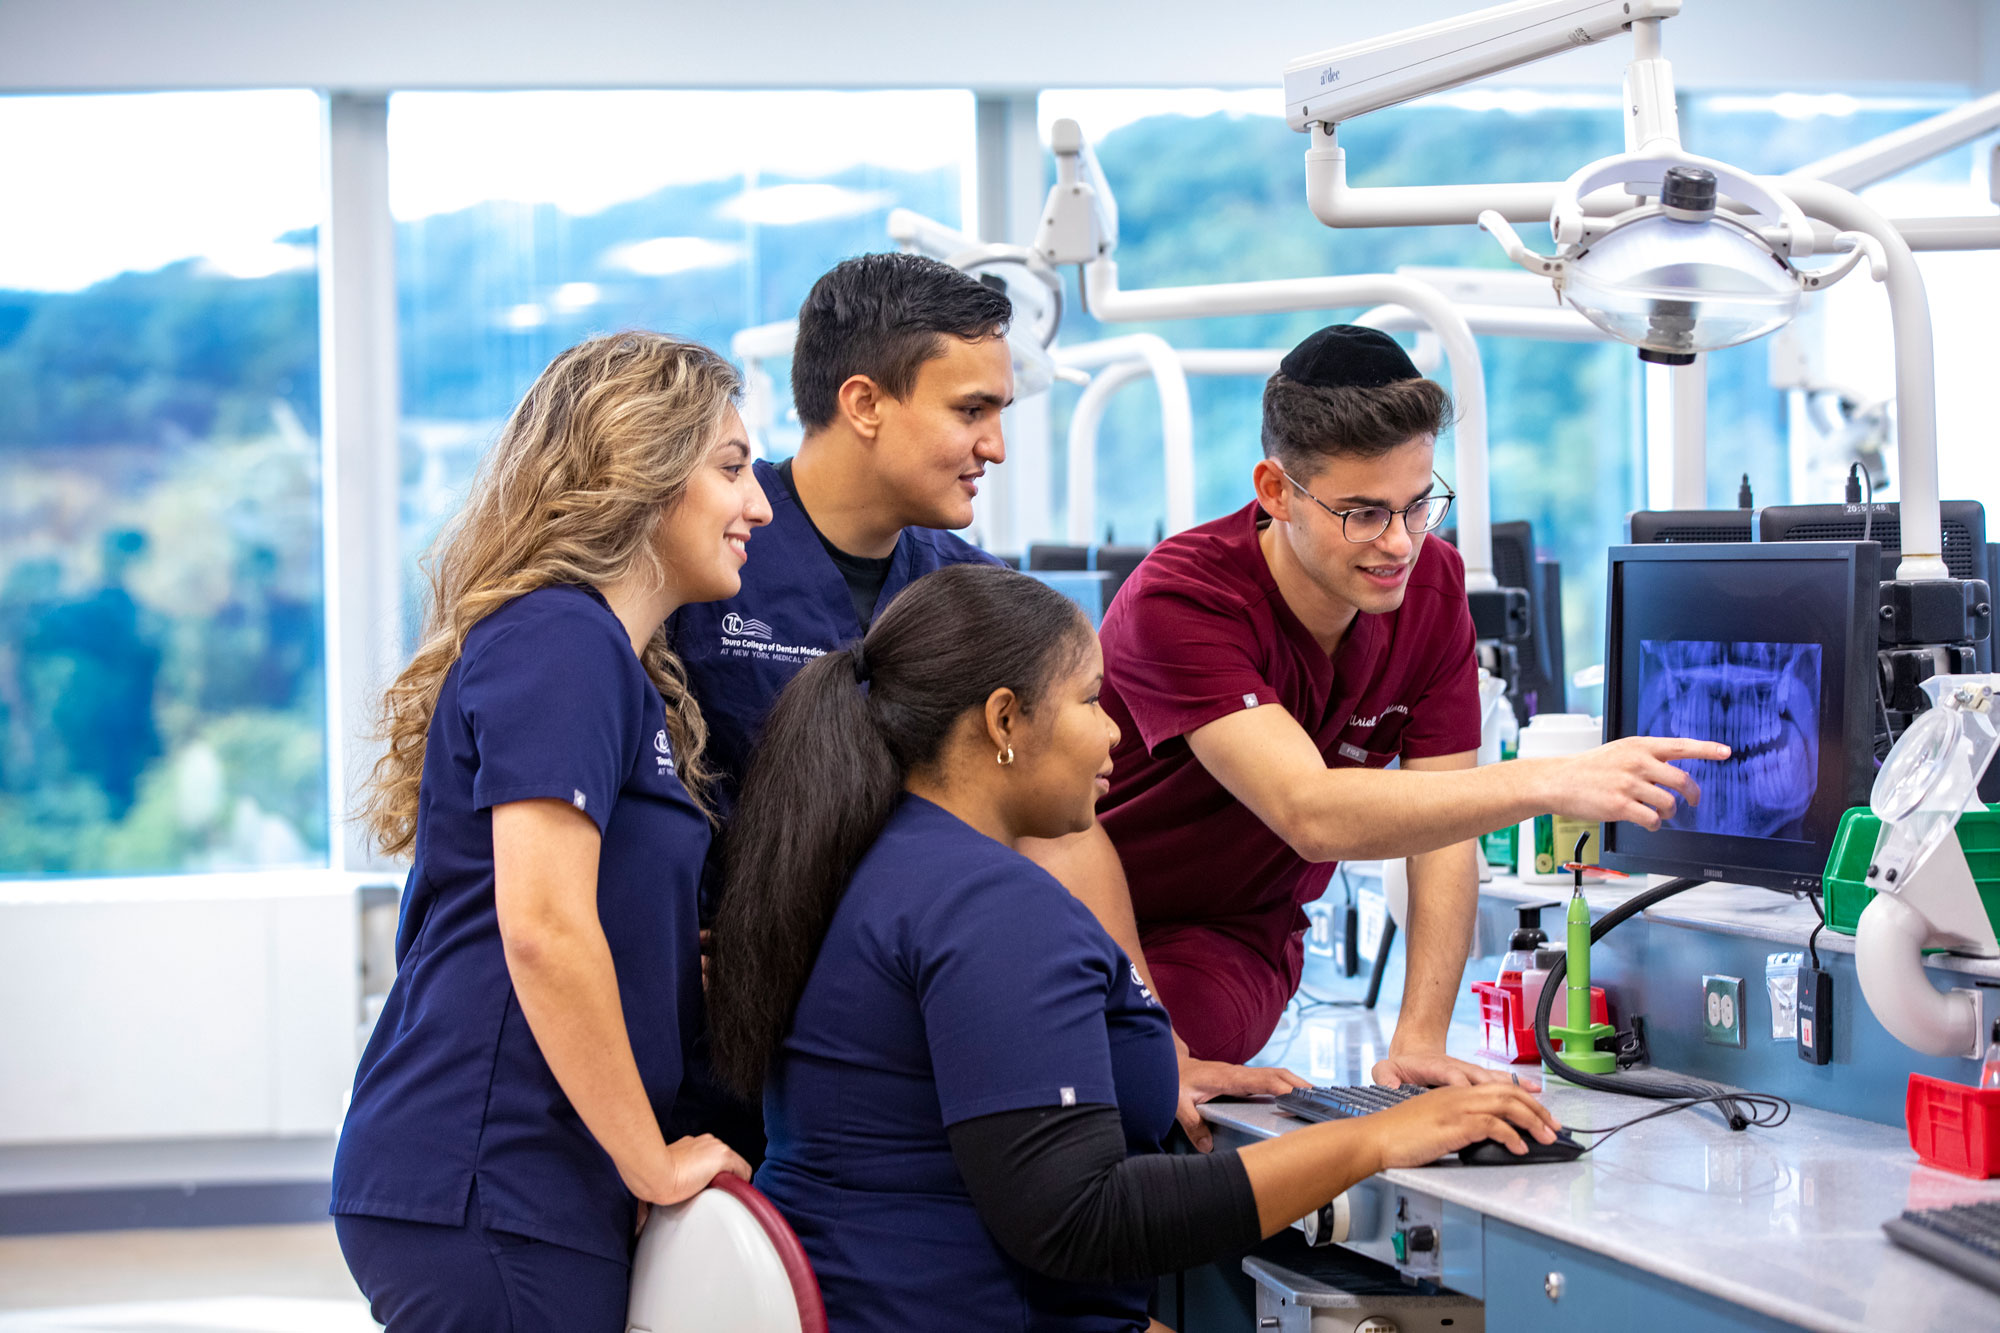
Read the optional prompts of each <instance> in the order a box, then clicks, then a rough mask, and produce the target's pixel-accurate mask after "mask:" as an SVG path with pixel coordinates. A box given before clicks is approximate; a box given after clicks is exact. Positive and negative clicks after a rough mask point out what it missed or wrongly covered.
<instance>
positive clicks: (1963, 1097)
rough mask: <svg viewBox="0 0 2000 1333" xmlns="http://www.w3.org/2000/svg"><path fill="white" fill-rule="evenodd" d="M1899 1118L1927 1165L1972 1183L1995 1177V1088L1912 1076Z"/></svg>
mask: <svg viewBox="0 0 2000 1333" xmlns="http://www.w3.org/2000/svg"><path fill="white" fill-rule="evenodd" d="M1903 1117H1904V1119H1905V1120H1907V1121H1908V1122H1909V1126H1910V1146H1911V1147H1912V1148H1915V1149H1916V1150H1917V1156H1918V1157H1920V1158H1922V1159H1923V1161H1924V1163H1925V1164H1926V1165H1928V1166H1934V1167H1937V1168H1938V1169H1939V1170H1942V1171H1955V1172H1957V1173H1958V1174H1959V1175H1961V1176H1971V1177H1972V1178H1973V1179H1975V1180H1986V1179H1988V1178H1990V1177H1992V1176H1995V1175H2000V1088H1968V1087H1966V1086H1965V1085H1964V1084H1963V1083H1951V1082H1947V1081H1946V1080H1944V1079H1941V1078H1932V1077H1931V1076H1930V1075H1928V1074H1912V1075H1910V1090H1909V1092H1908V1093H1907V1094H1906V1095H1905V1097H1904V1100H1903Z"/></svg>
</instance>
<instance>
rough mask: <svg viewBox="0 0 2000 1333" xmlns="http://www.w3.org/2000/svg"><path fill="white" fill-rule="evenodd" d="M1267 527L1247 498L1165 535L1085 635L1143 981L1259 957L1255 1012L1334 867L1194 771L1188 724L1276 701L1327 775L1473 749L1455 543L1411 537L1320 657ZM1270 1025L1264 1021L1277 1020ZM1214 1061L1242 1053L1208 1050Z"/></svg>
mask: <svg viewBox="0 0 2000 1333" xmlns="http://www.w3.org/2000/svg"><path fill="white" fill-rule="evenodd" d="M1266 521H1267V519H1266V517H1265V515H1264V512H1263V510H1262V508H1261V507H1260V506H1258V505H1257V504H1254V503H1253V504H1250V505H1248V506H1247V507H1245V508H1243V509H1240V510H1238V511H1237V512H1235V513H1233V514H1229V515H1226V516H1225V517H1223V518H1219V519H1216V520H1215V521H1214V522H1211V523H1205V524H1203V525H1201V526H1200V527H1197V528H1191V529H1189V530H1188V531H1186V532H1183V533H1179V534H1177V535H1175V536H1173V537H1170V538H1168V539H1167V540H1166V541H1164V542H1162V543H1161V544H1160V545H1159V546H1157V547H1156V548H1154V550H1153V551H1152V553H1151V554H1150V555H1148V556H1147V557H1146V559H1145V561H1144V562H1143V563H1142V564H1141V565H1140V566H1139V568H1138V569H1137V571H1136V572H1134V573H1133V575H1132V577H1131V578H1130V579H1129V580H1127V581H1126V583H1125V586H1124V587H1123V588H1121V589H1120V590H1119V593H1118V596H1117V598H1116V600H1114V601H1113V602H1112V605H1111V609H1110V610H1109V611H1108V612H1106V614H1105V617H1104V624H1103V628H1102V630H1101V631H1100V637H1101V639H1102V641H1103V645H1104V695H1103V702H1104V707H1105V710H1106V711H1107V712H1109V713H1110V714H1111V717H1112V718H1113V720H1115V721H1116V722H1117V723H1118V726H1119V729H1120V731H1121V732H1122V733H1123V735H1122V737H1121V739H1120V740H1119V743H1118V746H1117V748H1116V749H1115V750H1113V751H1112V760H1113V764H1114V768H1113V772H1112V777H1111V791H1110V793H1109V794H1108V795H1107V796H1105V797H1104V799H1103V800H1102V801H1100V802H1099V803H1098V815H1099V818H1100V820H1101V822H1102V823H1103V825H1104V829H1105V831H1106V832H1107V833H1108V834H1109V835H1110V837H1111V841H1112V843H1113V844H1114V845H1115V846H1116V847H1117V849H1118V854H1119V858H1120V860H1121V861H1122V862H1123V864H1124V867H1125V875H1126V878H1127V880H1129V881H1130V883H1131V887H1132V905H1133V908H1134V910H1135V912H1136V913H1137V915H1138V920H1139V929H1140V942H1141V946H1142V947H1143V948H1144V949H1145V951H1146V954H1147V958H1148V962H1149V963H1150V964H1151V965H1152V966H1153V967H1154V970H1155V971H1156V973H1157V972H1159V971H1160V970H1161V963H1163V962H1167V961H1169V960H1168V958H1167V954H1168V953H1169V952H1170V951H1175V952H1185V951H1186V949H1187V948H1190V947H1191V948H1193V949H1194V950H1195V951H1196V952H1197V953H1200V952H1202V951H1204V950H1209V951H1213V952H1214V953H1215V954H1216V955H1217V956H1216V958H1215V960H1214V961H1215V963H1216V965H1217V966H1218V967H1219V968H1220V969H1221V970H1222V971H1224V972H1230V971H1237V972H1240V971H1241V970H1242V969H1243V965H1244V962H1245V960H1261V961H1262V963H1263V964H1264V967H1263V968H1257V967H1254V966H1253V967H1252V968H1251V971H1253V972H1262V973H1263V975H1262V976H1261V977H1257V978H1255V979H1254V981H1253V983H1252V984H1254V985H1255V986H1256V987H1257V988H1258V989H1260V990H1262V991H1263V992H1264V996H1263V998H1262V999H1261V1000H1260V1001H1259V1002H1256V1003H1249V1005H1248V1007H1249V1008H1250V1009H1253V1010H1258V1011H1264V1010H1269V1009H1270V997H1271V996H1276V997H1277V999H1276V1005H1277V1009H1278V1010H1282V1008H1283V1004H1284V1000H1285V999H1288V998H1289V997H1290V995H1291V993H1292V991H1293V990H1294V989H1296V988H1297V986H1298V980H1299V971H1300V968H1301V966H1302V963H1303V951H1302V948H1301V936H1302V932H1303V931H1304V930H1305V926H1306V918H1305V912H1304V910H1303V908H1304V905H1305V904H1307V903H1309V902H1312V901H1313V900H1315V899H1316V898H1318V897H1319V896H1320V895H1321V894H1322V893H1323V892H1325V890H1326V884H1327V880H1328V878H1329V877H1330V876H1331V875H1332V873H1333V865H1332V863H1323V864H1318V865H1315V864H1311V863H1308V862H1306V861H1304V860H1302V859H1300V857H1299V856H1298V854H1297V853H1296V852H1294V851H1292V849H1291V848H1290V847H1289V846H1287V845H1286V843H1285V841H1284V840H1283V839H1282V838H1280V837H1279V836H1278V835H1277V834H1276V833H1274V832H1272V831H1271V829H1270V828H1268V827H1267V826H1266V825H1265V824H1264V822H1263V821H1262V820H1260V819H1258V817H1257V816H1256V815H1255V814H1253V813H1251V811H1250V810H1249V808H1248V807H1247V806H1245V805H1243V804H1242V803H1241V802H1239V801H1238V800H1237V799H1236V798H1235V797H1233V796H1231V795H1230V794H1229V792H1228V791H1227V790H1225V789H1224V788H1223V786H1222V784H1221V783H1219V782H1217V781H1216V780H1215V778H1213V777H1212V776H1210V775H1209V772H1208V770H1207V769H1205V768H1203V767H1202V766H1201V763H1200V762H1199V761H1198V760H1197V759H1196V758H1195V757H1194V753H1193V751H1192V750H1190V749H1189V748H1188V743H1187V740H1186V737H1187V735H1188V733H1189V732H1192V731H1195V730H1196V729H1198V728H1200V727H1203V726H1206V725H1207V724H1208V723H1210V722H1213V721H1215V720H1216V719H1217V718H1220V717H1224V716H1226V715H1228V714H1230V713H1233V712H1236V711H1238V710H1240V709H1244V708H1255V707H1258V706H1260V705H1265V704H1276V705H1278V706H1279V707H1281V708H1283V709H1284V710H1285V711H1286V712H1288V713H1290V714H1291V715H1292V717H1294V718H1295V719H1297V721H1298V723H1299V725H1300V726H1302V727H1304V728H1305V729H1306V731H1307V732H1308V734H1310V735H1311V736H1312V738H1313V740H1314V743H1315V744H1317V745H1318V747H1319V751H1320V753H1321V755H1323V756H1324V757H1325V759H1326V762H1327V764H1328V765H1329V766H1330V767H1334V768H1352V767H1357V766H1366V767H1368V768H1382V767H1385V766H1386V765H1388V764H1389V762H1390V761H1391V760H1394V759H1399V758H1400V759H1428V758H1433V757H1436V756H1439V755H1450V754H1462V753H1465V752H1467V751H1471V750H1476V749H1478V748H1479V687H1478V668H1477V664H1476V662H1475V660H1474V657H1473V635H1472V615H1471V611H1470V609H1469V608H1468V607H1467V605H1466V600H1465V565H1464V562H1463V561H1462V560H1461V559H1460V558H1459V554H1458V552H1457V551H1456V550H1454V549H1452V547H1451V546H1449V545H1448V544H1446V543H1445V542H1442V541H1435V540H1427V541H1425V542H1424V544H1423V547H1422V549H1421V551H1420V552H1419V554H1418V557H1417V563H1416V567H1415V568H1414V569H1413V570H1411V572H1410V581H1409V584H1408V587H1407V588H1406V590H1405V592H1404V596H1403V604H1402V606H1401V607H1399V608H1398V609H1396V610H1395V611H1392V612H1389V613H1387V614H1385V615H1371V614H1366V613H1363V614H1360V615H1357V616H1355V618H1354V623H1353V625H1352V626H1351V627H1350V628H1349V630H1348V632H1347V636H1346V638H1345V639H1343V640H1342V642H1341V645H1340V648H1339V650H1338V652H1337V653H1336V654H1335V655H1334V656H1333V657H1332V658H1329V657H1328V656H1327V654H1326V652H1325V650H1324V649H1322V648H1321V647H1320V646H1319V644H1318V643H1317V641H1315V640H1314V638H1313V637H1312V635H1311V633H1310V632H1308V631H1307V629H1306V628H1305V626H1304V625H1302V624H1300V623H1299V620H1298V617H1297V616H1295V615H1293V614H1292V611H1291V608H1290V607H1288V606H1287V605H1286V604H1285V601H1284V598H1283V596H1282V595H1281V594H1280V593H1279V592H1278V585H1277V582H1276V581H1275V580H1274V579H1273V578H1272V577H1271V570H1270V567H1269V565H1267V564H1266V563H1265V560H1264V553H1263V550H1262V548H1261V547H1260V546H1259V545H1258V540H1257V538H1258V533H1259V531H1260V530H1261V527H1262V526H1263V524H1264V523H1265V522H1266ZM1353 817H1354V818H1356V819H1366V818H1367V817H1368V812H1367V811H1366V810H1359V809H1357V810H1355V811H1354V812H1353ZM1190 942H1192V943H1190ZM1156 947H1158V948H1159V949H1160V951H1161V955H1162V957H1161V959H1160V960H1158V961H1156V960H1155V959H1154V957H1153V955H1154V952H1155V949H1156ZM1177 961H1180V962H1195V963H1198V962H1199V961H1200V960H1199V959H1179V960H1177ZM1156 980H1158V981H1159V982H1160V983H1161V990H1162V994H1163V998H1164V999H1165V1000H1166V1002H1167V1007H1168V1009H1169V1011H1170V1012H1171V1013H1172V1014H1173V1017H1174V1022H1175V1027H1176V1028H1177V1029H1180V1030H1181V1034H1182V1036H1183V1037H1184V1038H1187V1037H1188V1036H1189V1030H1190V1029H1192V1028H1194V1027H1196V1026H1198V1023H1197V1021H1196V1020H1197V1018H1198V1017H1199V1016H1198V1015H1194V1014H1189V1015H1188V1016H1187V1021H1186V1022H1184V1021H1183V1009H1185V1008H1188V1007H1189V1006H1188V1005H1187V1003H1186V1002H1185V1001H1184V1002H1183V1006H1182V1008H1176V1006H1175V1003H1174V1001H1175V998H1176V997H1175V996H1174V995H1173V994H1172V993H1171V992H1170V989H1169V986H1170V983H1169V982H1168V980H1167V979H1166V978H1165V977H1160V976H1156ZM1172 989H1181V988H1180V987H1173V988H1172ZM1268 1018H1269V1022H1270V1023H1272V1024H1275V1022H1276V1021H1277V1012H1275V1011H1273V1012H1270V1013H1269V1014H1268ZM1259 1021H1260V1022H1261V1019H1260V1020H1259ZM1253 1026H1254V1025H1253ZM1268 1035H1269V1028H1268V1027H1267V1028H1265V1029H1264V1031H1263V1032H1262V1033H1261V1034H1259V1033H1257V1032H1255V1031H1254V1030H1253V1031H1251V1032H1249V1033H1248V1034H1247V1035H1243V1036H1242V1037H1241V1040H1243V1041H1248V1042H1250V1043H1252V1044H1251V1045H1250V1046H1249V1051H1251V1052H1254V1051H1255V1050H1256V1048H1257V1046H1259V1045H1261V1044H1262V1041H1263V1039H1264V1037H1266V1036H1268ZM1189 1040H1190V1045H1191V1046H1192V1045H1193V1044H1194V1042H1193V1040H1192V1038H1190V1039H1189ZM1195 1053H1196V1054H1197V1055H1202V1054H1203V1052H1201V1051H1200V1050H1199V1049H1197V1050H1196V1052H1195ZM1224 1054H1235V1055H1236V1056H1237V1058H1244V1056H1245V1053H1244V1052H1240V1051H1233V1052H1226V1053H1216V1054H1210V1055H1208V1056H1207V1057H1206V1058H1211V1059H1213V1058H1223V1057H1224Z"/></svg>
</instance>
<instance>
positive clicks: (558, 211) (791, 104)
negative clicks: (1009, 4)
mask: <svg viewBox="0 0 2000 1333" xmlns="http://www.w3.org/2000/svg"><path fill="white" fill-rule="evenodd" d="M389 145H390V171H391V197H392V204H393V207H394V209H395V212H396V216H397V218H398V220H399V227H398V243H397V264H398V270H399V281H400V284H401V309H402V313H401V335H402V359H403V426H404V430H403V437H404V438H403V445H404V454H403V457H404V467H403V519H404V532H405V539H406V540H405V550H406V552H407V554H408V556H409V558H410V561H411V563H410V565H409V579H408V588H409V596H408V597H407V598H406V602H405V625H406V628H407V629H409V630H410V631H412V632H414V627H415V624H416V621H417V617H418V616H419V615H420V612H421V589H420V587H419V586H418V583H417V581H416V571H415V565H414V561H415V558H416V556H417V555H418V553H419V552H421V551H422V550H423V549H424V548H425V547H426V546H427V545H428V543H429V542H430V540H431V538H432V536H433V535H434V534H435V532H436V530H437V528H438V526H439V525H440V524H441V523H442V522H443V521H444V519H445V518H446V517H448V516H449V515H450V514H451V513H452V512H454V511H455V510H456V508H457V506H458V503H459V501H460V499H461V498H462V496H463V493H464V487H465V484H466V482H467V480H468V479H469V478H470V476H471V474H472V470H473V468H474V467H475V466H476V464H477V462H478V460H479V458H480V456H481V455H482V454H483V453H484V452H485V450H486V448H487V446H489V445H490V444H491V443H492V442H493V439H494V437H495V435H496V434H497V433H498V431H499V429H500V426H501V423H502V422H503V421H504V420H505V419H506V415H507V413H508V411H509V410H510V409H511V408H512V407H513V405H514V403H515V401H516V400H517V399H518V398H519V397H520V395H521V393H522V392H523V391H524V390H525V389H526V388H527V387H528V384H529V383H530V382H531V381H532V380H533V379H534V377H535V375H536V374H537V373H539V372H540V370H541V369H542V367H543V366H544V365H546V364H547V363H548V362H549V360H550V359H551V358H552V357H553V356H554V355H555V354H556V353H557V352H559V351H561V350H562V349H563V348H565V347H568V346H570V345H571V344H573V343H575V342H577V341H578V340H580V339H582V338H584V337H587V336H589V335H590V334H592V333H598V332H607V331H611V330H616V329H622V328H634V327H644V328H652V329H660V330H664V331H667V332H671V333H677V334H682V335H685V336H688V337H691V338H695V339H698V340H700V341H702V342H705V343H707V344H708V345H710V346H711V347H714V348H716V349H718V350H720V351H723V352H725V353H726V352H727V351H728V349H729V342H730V339H731V337H732V336H733V335H734V334H735V333H737V332H738V331H739V330H741V329H743V328H746V327H749V326H752V325H758V324H764V323H770V322H774V321H777V320H784V319H790V318H791V317H792V316H794V315H795V314H796V313H797V311H798V307H799V302H800V301H801V300H802V299H803V298H804V296H805V294H806V292H807V290H808V289H809V288H810V287H811V285H812V282H813V280H814V279H815V278H817V277H818V276H819V275H820V274H821V273H822V272H824V271H825V270H826V269H827V268H829V267H831V266H832V265H833V264H834V263H835V262H836V261H838V260H840V259H843V258H845V257H847V256H849V255H854V254H861V253H864V252H866V251H871V250H885V249H889V248H892V247H891V244H890V241H889V236H888V232H887V229H886V222H887V218H888V214H889V211H890V210H891V209H892V208H897V207H903V208H909V209H913V210H915V211H916V212H919V213H922V214H925V215H927V216H929V217H932V218H935V219H937V220H939V221H941V222H945V223H948V224H950V225H953V226H957V225H960V220H961V218H962V216H963V214H964V212H965V206H964V202H963V201H964V199H965V196H966V194H967V192H968V191H969V189H970V186H971V181H972V178H973V171H972V152H973V105H972V97H971V95H970V94H969V93H963V92H857V93H833V92H829V93H815V94H800V93H796V92H787V93H784V94H782V95H778V94H768V93H753V92H742V93H733V92H701V93H693V92H687V93H673V92H629V93H609V92H607V93H582V92H578V93H506V94H461V93H451V94H444V93H440V94H419V93H408V94H399V95H398V96H396V97H394V98H393V99H392V100H391V102H390V118H389ZM767 369H769V370H770V371H772V372H773V376H774V380H775V385H776V388H777V395H778V415H777V420H776V423H775V427H774V429H772V430H771V431H770V432H769V438H768V439H767V440H766V444H767V446H768V447H769V448H770V449H771V450H772V452H773V453H775V454H788V453H790V452H791V450H792V448H793V447H794V446H795V444H796V441H797V438H798V427H797V423H796V421H795V420H793V419H792V418H791V416H790V414H789V405H790V394H789V390H788V389H787V387H786V384H785V378H786V375H787V374H788V371H789V362H788V361H786V360H782V359H781V360H777V361H774V362H771V363H769V364H768V365H767Z"/></svg>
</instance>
